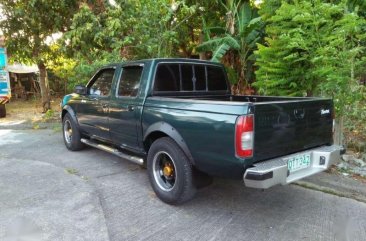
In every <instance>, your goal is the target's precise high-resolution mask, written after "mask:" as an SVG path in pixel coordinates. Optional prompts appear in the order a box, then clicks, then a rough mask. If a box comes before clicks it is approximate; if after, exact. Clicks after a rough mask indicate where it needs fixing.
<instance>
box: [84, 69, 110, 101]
mask: <svg viewBox="0 0 366 241" xmlns="http://www.w3.org/2000/svg"><path fill="white" fill-rule="evenodd" d="M114 72H115V70H114V69H103V70H101V71H99V73H98V74H97V75H96V77H95V78H94V80H93V81H92V84H91V85H90V87H89V88H88V89H89V94H90V95H96V96H109V94H110V91H111V86H112V80H113V76H114Z"/></svg>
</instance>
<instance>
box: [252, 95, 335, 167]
mask: <svg viewBox="0 0 366 241" xmlns="http://www.w3.org/2000/svg"><path fill="white" fill-rule="evenodd" d="M332 112H333V103H332V100H330V99H312V100H296V101H293V100H292V101H278V102H262V103H255V104H254V116H255V125H254V126H255V127H254V128H255V133H254V160H256V161H261V160H266V159H270V158H274V157H278V156H283V155H287V154H291V153H294V152H298V151H302V150H306V149H309V148H312V147H317V146H321V145H327V144H331V143H332V142H333V141H332V127H333V126H332V125H333V119H332V114H333V113H332Z"/></svg>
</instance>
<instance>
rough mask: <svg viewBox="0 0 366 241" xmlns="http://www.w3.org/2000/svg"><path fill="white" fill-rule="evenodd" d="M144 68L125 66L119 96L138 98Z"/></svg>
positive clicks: (120, 81)
mask: <svg viewBox="0 0 366 241" xmlns="http://www.w3.org/2000/svg"><path fill="white" fill-rule="evenodd" d="M142 70H143V66H139V65H134V66H125V67H123V68H122V74H121V78H120V80H119V85H118V96H130V97H131V96H136V95H137V92H138V90H139V87H140V79H141V75H142Z"/></svg>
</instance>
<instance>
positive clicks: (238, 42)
mask: <svg viewBox="0 0 366 241" xmlns="http://www.w3.org/2000/svg"><path fill="white" fill-rule="evenodd" d="M221 4H222V6H223V7H225V10H226V26H225V27H218V26H214V27H209V26H207V24H206V22H205V20H204V19H203V34H204V39H205V41H204V42H203V43H202V44H200V45H199V46H198V47H197V48H196V50H197V51H198V52H206V51H212V58H211V61H214V62H220V61H222V59H223V58H224V57H225V56H226V55H227V54H228V52H233V53H234V55H236V58H237V59H238V60H239V64H236V62H237V61H232V63H230V65H231V67H232V68H234V69H235V70H236V71H237V72H238V77H239V78H238V79H239V80H238V81H237V82H238V86H239V88H240V87H241V86H240V85H242V83H244V84H245V85H247V84H248V79H250V77H251V75H252V73H253V71H252V70H251V68H248V67H249V66H250V65H251V63H250V62H253V61H254V55H253V51H254V50H255V49H256V44H257V42H258V41H260V40H261V39H262V37H263V35H264V33H263V32H264V30H263V29H264V23H263V21H262V20H261V18H260V17H259V15H258V13H257V9H256V8H254V7H252V6H251V5H250V3H249V2H243V1H241V0H236V1H235V0H233V1H227V2H225V3H224V2H221ZM233 62H234V63H233Z"/></svg>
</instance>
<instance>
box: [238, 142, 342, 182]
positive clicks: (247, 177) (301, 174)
mask: <svg viewBox="0 0 366 241" xmlns="http://www.w3.org/2000/svg"><path fill="white" fill-rule="evenodd" d="M341 152H344V148H343V147H341V146H336V145H332V146H322V147H318V148H314V149H310V150H307V151H304V152H298V153H294V154H291V155H288V156H283V157H279V158H275V159H271V160H268V161H264V162H258V163H255V164H254V167H251V168H248V169H247V170H246V171H245V173H244V176H243V179H244V184H245V186H247V187H252V188H262V189H265V188H269V187H272V186H274V185H278V184H281V185H286V184H289V183H291V182H294V181H297V180H300V179H302V178H305V177H308V176H311V175H314V174H316V173H319V172H322V171H325V170H327V169H328V168H329V167H330V166H331V165H332V164H334V163H336V162H337V161H338V160H339V159H340V155H341ZM301 154H310V158H311V160H310V165H309V166H308V167H306V168H304V169H301V170H298V171H294V172H291V173H290V172H289V170H288V167H287V163H288V160H289V159H290V158H291V157H294V156H297V155H301Z"/></svg>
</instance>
